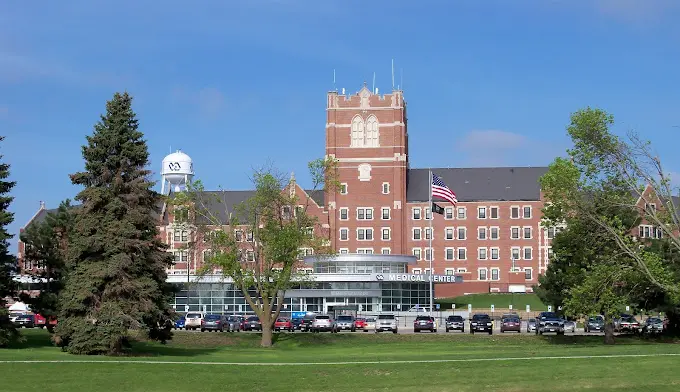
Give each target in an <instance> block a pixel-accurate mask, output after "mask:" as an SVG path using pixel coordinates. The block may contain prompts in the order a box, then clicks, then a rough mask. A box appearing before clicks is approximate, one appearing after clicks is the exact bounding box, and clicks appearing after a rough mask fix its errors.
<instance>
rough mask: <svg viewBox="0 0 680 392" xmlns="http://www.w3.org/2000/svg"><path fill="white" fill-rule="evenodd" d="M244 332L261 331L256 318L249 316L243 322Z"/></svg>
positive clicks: (260, 325) (260, 324)
mask: <svg viewBox="0 0 680 392" xmlns="http://www.w3.org/2000/svg"><path fill="white" fill-rule="evenodd" d="M242 329H243V330H244V331H262V323H261V322H260V318H259V317H257V316H250V317H248V318H247V319H245V321H244V322H243V328H242Z"/></svg>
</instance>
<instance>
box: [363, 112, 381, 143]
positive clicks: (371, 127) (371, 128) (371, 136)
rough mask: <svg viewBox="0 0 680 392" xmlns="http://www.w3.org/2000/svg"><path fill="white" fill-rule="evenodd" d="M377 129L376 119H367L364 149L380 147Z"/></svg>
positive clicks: (371, 117)
mask: <svg viewBox="0 0 680 392" xmlns="http://www.w3.org/2000/svg"><path fill="white" fill-rule="evenodd" d="M378 132H379V128H378V119H377V118H376V117H375V116H374V115H370V116H369V117H368V121H367V122H366V139H365V142H364V147H379V146H380V135H379V133H378Z"/></svg>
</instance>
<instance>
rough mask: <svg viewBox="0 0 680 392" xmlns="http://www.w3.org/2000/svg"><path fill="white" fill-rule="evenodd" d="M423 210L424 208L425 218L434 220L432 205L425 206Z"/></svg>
mask: <svg viewBox="0 0 680 392" xmlns="http://www.w3.org/2000/svg"><path fill="white" fill-rule="evenodd" d="M423 210H424V211H423V212H424V214H425V216H424V218H425V220H432V211H431V209H430V207H425V208H424V209H423Z"/></svg>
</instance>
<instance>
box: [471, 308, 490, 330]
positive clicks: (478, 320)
mask: <svg viewBox="0 0 680 392" xmlns="http://www.w3.org/2000/svg"><path fill="white" fill-rule="evenodd" d="M475 332H488V333H489V335H492V334H493V321H491V317H489V315H488V314H485V313H477V314H475V315H473V316H472V318H471V319H470V333H471V334H474V333H475Z"/></svg>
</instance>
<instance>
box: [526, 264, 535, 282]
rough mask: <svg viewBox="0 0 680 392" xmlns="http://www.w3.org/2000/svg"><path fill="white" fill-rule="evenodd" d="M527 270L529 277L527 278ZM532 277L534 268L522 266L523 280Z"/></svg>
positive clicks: (531, 278)
mask: <svg viewBox="0 0 680 392" xmlns="http://www.w3.org/2000/svg"><path fill="white" fill-rule="evenodd" d="M527 272H529V275H530V277H529V279H527ZM533 279H534V269H533V268H531V267H526V268H524V280H533Z"/></svg>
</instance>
